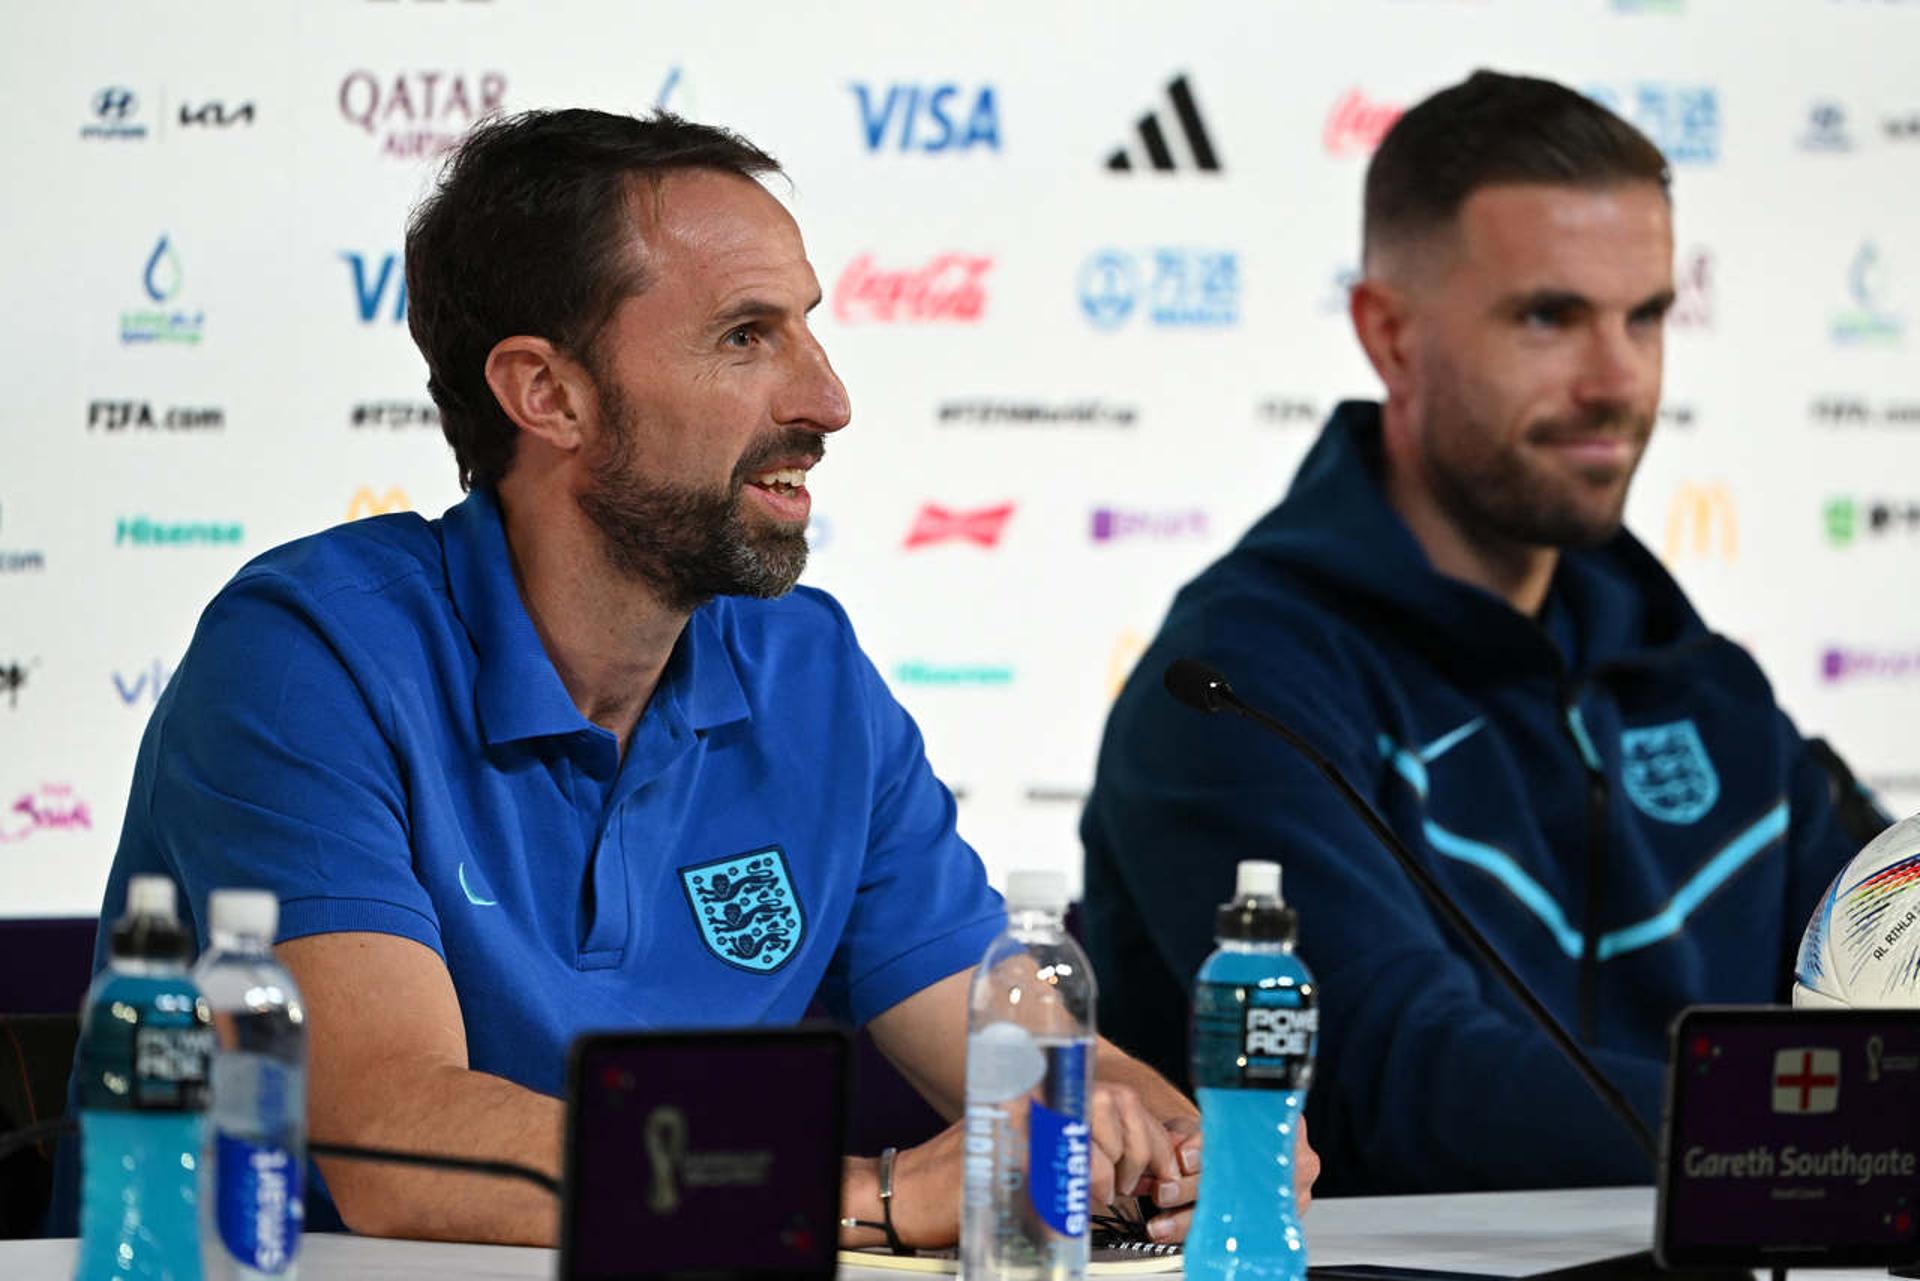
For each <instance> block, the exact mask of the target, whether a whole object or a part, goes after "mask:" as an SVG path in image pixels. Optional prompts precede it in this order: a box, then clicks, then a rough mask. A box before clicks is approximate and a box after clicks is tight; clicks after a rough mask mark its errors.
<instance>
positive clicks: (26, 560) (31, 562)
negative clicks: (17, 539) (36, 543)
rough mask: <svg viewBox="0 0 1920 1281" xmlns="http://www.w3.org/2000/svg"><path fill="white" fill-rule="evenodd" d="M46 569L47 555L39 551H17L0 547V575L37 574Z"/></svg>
mask: <svg viewBox="0 0 1920 1281" xmlns="http://www.w3.org/2000/svg"><path fill="white" fill-rule="evenodd" d="M46 567H47V554H46V553H45V552H43V551H40V550H39V549H37V548H36V549H34V550H32V551H18V550H14V549H11V548H6V547H0V574H37V573H39V572H40V571H41V570H43V569H45V568H46Z"/></svg>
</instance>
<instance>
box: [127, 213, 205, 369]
mask: <svg viewBox="0 0 1920 1281" xmlns="http://www.w3.org/2000/svg"><path fill="white" fill-rule="evenodd" d="M182 283H183V277H182V273H181V270H180V255H179V254H178V253H177V252H176V251H175V250H174V248H173V242H172V241H171V240H170V239H169V238H168V237H167V235H166V233H165V232H162V233H161V235H160V239H158V240H156V241H155V242H154V245H153V252H152V253H150V254H148V255H147V265H146V270H145V271H143V272H142V273H141V274H140V284H141V287H142V288H143V289H145V290H146V294H147V298H148V300H149V301H150V302H151V303H152V304H153V305H152V306H149V307H141V308H138V309H136V310H134V311H123V312H121V313H120V341H121V342H123V343H127V344H134V345H137V344H143V343H179V344H181V345H184V346H188V347H193V346H198V345H199V342H200V339H201V338H202V337H204V336H205V333H206V328H207V314H206V313H205V312H204V311H188V310H185V309H183V308H180V307H175V306H173V305H172V303H173V301H174V300H175V299H176V298H178V297H179V296H180V289H181V285H182Z"/></svg>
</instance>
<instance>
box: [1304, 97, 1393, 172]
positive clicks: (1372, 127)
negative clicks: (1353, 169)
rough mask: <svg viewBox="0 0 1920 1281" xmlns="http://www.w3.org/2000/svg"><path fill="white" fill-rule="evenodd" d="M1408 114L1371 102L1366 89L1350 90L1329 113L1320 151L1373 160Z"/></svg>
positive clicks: (1383, 103) (1387, 104)
mask: <svg viewBox="0 0 1920 1281" xmlns="http://www.w3.org/2000/svg"><path fill="white" fill-rule="evenodd" d="M1405 112H1406V108H1405V107H1402V106H1400V105H1399V104H1398V103H1391V102H1378V101H1375V100H1374V99H1372V98H1369V97H1368V96H1367V92H1366V90H1364V89H1349V90H1347V91H1346V92H1345V93H1344V94H1342V95H1340V99H1339V101H1337V102H1335V103H1334V104H1333V110H1331V111H1329V112H1328V113H1327V123H1326V125H1325V127H1323V128H1322V129H1321V130H1320V146H1321V149H1322V150H1324V151H1325V152H1326V153H1327V154H1328V155H1330V156H1340V157H1345V156H1370V155H1372V154H1373V153H1374V151H1375V149H1376V148H1378V147H1379V146H1380V140H1381V139H1383V138H1385V137H1386V136H1387V131H1388V130H1389V129H1391V128H1393V126H1394V124H1395V122H1397V121H1398V120H1399V119H1400V117H1401V116H1402V115H1403V114H1405Z"/></svg>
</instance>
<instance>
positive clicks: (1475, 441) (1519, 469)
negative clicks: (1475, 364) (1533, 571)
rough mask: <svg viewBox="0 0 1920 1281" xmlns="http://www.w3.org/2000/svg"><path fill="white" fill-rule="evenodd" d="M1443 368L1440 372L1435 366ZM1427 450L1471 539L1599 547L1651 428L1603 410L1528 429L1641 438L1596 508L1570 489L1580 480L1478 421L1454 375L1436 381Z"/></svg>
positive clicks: (1438, 484)
mask: <svg viewBox="0 0 1920 1281" xmlns="http://www.w3.org/2000/svg"><path fill="white" fill-rule="evenodd" d="M1435 372H1436V373H1438V372H1439V371H1435ZM1432 385H1433V388H1434V390H1433V391H1432V392H1431V393H1430V394H1429V396H1428V405H1427V422H1426V426H1425V431H1424V436H1425V440H1426V448H1425V449H1424V450H1423V451H1422V455H1423V460H1424V461H1423V466H1424V469H1425V473H1426V479H1427V484H1428V486H1429V487H1430V488H1431V489H1432V491H1433V495H1434V498H1435V500H1436V501H1437V502H1438V503H1439V505H1440V507H1441V509H1442V510H1443V511H1444V512H1445V513H1446V514H1447V516H1448V518H1449V519H1451V520H1452V521H1453V523H1454V524H1455V525H1456V526H1458V527H1459V528H1460V529H1461V530H1462V531H1463V532H1464V533H1466V535H1467V536H1468V538H1469V539H1470V540H1472V541H1474V542H1476V543H1482V544H1507V545H1520V546H1528V547H1557V548H1579V547H1597V546H1599V545H1600V544H1602V543H1605V542H1607V541H1608V540H1609V539H1611V538H1613V537H1614V535H1616V534H1618V533H1619V532H1620V528H1621V524H1622V522H1623V519H1624V516H1625V512H1626V504H1627V491H1628V489H1629V488H1630V487H1631V485H1632V482H1633V475H1634V472H1635V471H1637V470H1638V469H1639V466H1640V459H1641V458H1642V457H1644V456H1645V450H1646V442H1647V439H1648V437H1649V435H1650V433H1651V431H1652V424H1651V422H1650V421H1647V420H1637V421H1636V420H1635V418H1634V417H1633V415H1632V414H1631V412H1630V411H1627V410H1624V409H1610V408H1604V407H1603V408H1601V409H1598V410H1596V411H1595V412H1593V413H1590V414H1588V415H1586V416H1585V417H1584V418H1583V419H1582V420H1581V421H1579V422H1576V423H1556V424H1535V425H1534V427H1533V428H1530V431H1531V430H1537V429H1538V428H1540V427H1543V426H1544V427H1547V428H1548V429H1549V430H1552V429H1558V428H1565V427H1578V428H1581V429H1586V430H1592V429H1601V428H1605V429H1610V430H1613V431H1619V432H1623V433H1624V434H1626V435H1628V436H1629V438H1631V439H1634V440H1636V441H1637V442H1638V444H1639V451H1638V452H1636V453H1635V455H1634V457H1633V461H1632V462H1631V463H1629V464H1628V467H1627V472H1626V475H1625V476H1624V477H1621V478H1620V479H1619V480H1618V481H1617V482H1615V483H1616V484H1617V493H1616V495H1615V497H1614V499H1613V501H1612V502H1611V503H1609V504H1608V505H1607V506H1606V507H1605V508H1603V509H1599V510H1596V509H1595V506H1594V503H1593V502H1592V501H1591V500H1587V501H1582V500H1581V499H1579V498H1578V497H1576V496H1574V495H1573V494H1570V493H1569V492H1568V486H1569V485H1578V484H1579V483H1580V482H1579V481H1578V480H1570V479H1568V478H1567V475H1566V474H1565V473H1563V472H1554V473H1548V472H1546V471H1545V470H1544V469H1538V470H1536V469H1534V468H1532V467H1530V466H1529V465H1528V457H1527V453H1526V447H1525V446H1524V445H1521V444H1511V445H1510V444H1507V443H1505V442H1504V440H1502V438H1501V437H1500V435H1499V434H1498V433H1497V432H1495V431H1494V430H1492V429H1491V428H1489V427H1488V426H1487V425H1486V424H1484V423H1481V422H1478V421H1476V420H1475V417H1474V414H1473V411H1472V409H1471V408H1469V406H1468V405H1467V403H1466V398H1465V397H1463V396H1461V395H1460V394H1459V390H1458V381H1457V379H1456V378H1454V377H1451V376H1447V375H1442V376H1439V377H1436V378H1434V379H1433V380H1432Z"/></svg>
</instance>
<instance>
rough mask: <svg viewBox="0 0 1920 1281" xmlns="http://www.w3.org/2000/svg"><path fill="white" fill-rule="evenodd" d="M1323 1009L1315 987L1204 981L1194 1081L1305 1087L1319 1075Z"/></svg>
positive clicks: (1196, 1022)
mask: <svg viewBox="0 0 1920 1281" xmlns="http://www.w3.org/2000/svg"><path fill="white" fill-rule="evenodd" d="M1319 1030H1320V1011H1319V1009H1318V1008H1316V1005H1315V997H1314V995H1313V993H1312V992H1310V991H1302V990H1301V989H1300V988H1299V987H1296V986H1293V985H1291V984H1290V983H1289V984H1288V985H1286V986H1271V987H1270V986H1265V985H1257V986H1247V985H1243V984H1237V983H1199V984H1196V985H1195V986H1194V992H1193V1048H1194V1059H1193V1070H1194V1084H1195V1085H1196V1086H1200V1087H1202V1088H1220V1087H1225V1088H1229V1089H1267V1090H1304V1089H1306V1088H1307V1086H1308V1085H1309V1084H1311V1082H1312V1080H1313V1055H1314V1039H1315V1036H1316V1034H1317V1033H1318V1032H1319Z"/></svg>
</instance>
